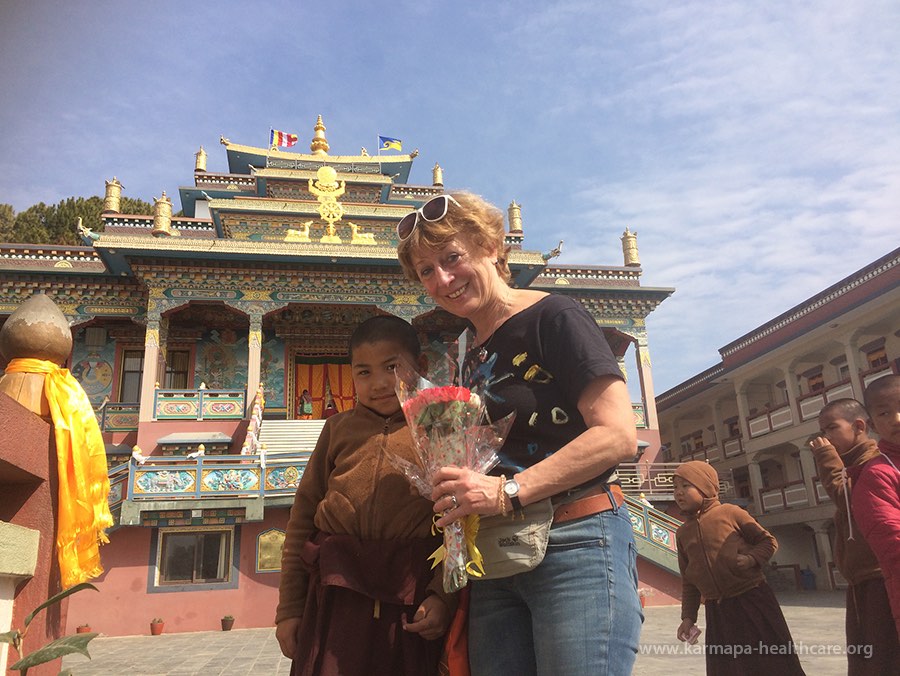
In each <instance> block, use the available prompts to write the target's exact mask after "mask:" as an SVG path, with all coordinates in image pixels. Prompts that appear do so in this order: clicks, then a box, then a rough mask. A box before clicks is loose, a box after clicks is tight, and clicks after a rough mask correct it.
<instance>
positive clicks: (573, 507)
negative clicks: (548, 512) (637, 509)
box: [553, 484, 625, 523]
mask: <svg viewBox="0 0 900 676" xmlns="http://www.w3.org/2000/svg"><path fill="white" fill-rule="evenodd" d="M609 491H610V493H612V495H613V498H615V501H616V507H621V506H622V504H623V503H624V502H625V495H624V494H623V493H622V489H621V488H620V487H619V486H618V485H616V484H611V485H610V486H609ZM612 508H613V503H612V501H611V500H610V499H609V493H607V492H606V491H605V490H604V491H603V492H602V493H598V494H596V495H589V496H587V497H585V498H579V499H578V500H575V501H573V502H568V503H566V504H564V505H560V506H559V507H557V508H556V511H554V512H553V523H565V522H566V521H573V520H574V519H581V518H583V517H586V516H591V515H593V514H599V513H600V512H607V511H609V510H610V509H612Z"/></svg>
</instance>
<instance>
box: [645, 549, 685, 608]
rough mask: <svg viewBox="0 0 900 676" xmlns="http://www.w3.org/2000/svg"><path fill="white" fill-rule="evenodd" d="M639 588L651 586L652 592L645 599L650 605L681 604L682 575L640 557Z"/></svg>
mask: <svg viewBox="0 0 900 676" xmlns="http://www.w3.org/2000/svg"><path fill="white" fill-rule="evenodd" d="M637 568H638V588H639V589H641V588H650V589H652V592H651V593H650V595H649V596H647V598H646V599H645V604H646V605H648V606H671V605H680V604H681V577H680V576H678V575H676V574H675V573H670V572H669V571H667V570H663V569H662V568H660V567H659V566H656V565H654V564H652V563H650V562H649V561H647V560H645V559H642V558H640V557H639V558H638V562H637Z"/></svg>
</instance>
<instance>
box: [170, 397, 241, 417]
mask: <svg viewBox="0 0 900 676" xmlns="http://www.w3.org/2000/svg"><path fill="white" fill-rule="evenodd" d="M245 400H246V393H245V391H244V390H156V391H155V393H154V400H153V412H154V418H155V419H156V420H240V419H241V418H243V417H244V404H245Z"/></svg>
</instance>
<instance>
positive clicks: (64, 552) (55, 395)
mask: <svg viewBox="0 0 900 676" xmlns="http://www.w3.org/2000/svg"><path fill="white" fill-rule="evenodd" d="M6 372H7V373H43V374H45V375H46V376H47V377H46V378H45V380H44V394H45V395H46V396H47V401H48V402H49V404H50V415H51V417H52V418H53V432H54V436H55V439H56V457H57V468H58V472H59V514H58V515H57V528H56V532H57V535H56V551H57V557H58V558H59V570H60V577H61V578H62V586H63V588H64V589H67V588H69V587H71V586H73V585H76V584H78V583H80V582H86V581H87V580H89V579H91V578H94V577H97V576H98V575H100V574H101V573H102V572H103V566H101V564H100V547H99V543H100V542H109V538H108V537H107V536H106V533H105V532H104V531H105V529H106V528H109V527H110V526H112V525H113V519H112V515H111V514H110V513H109V502H108V498H109V474H108V471H107V466H106V450H105V447H104V444H103V437H102V436H101V434H100V426H99V425H98V424H97V418H96V417H95V416H94V409H93V407H92V406H91V402H90V400H89V399H88V396H87V394H86V393H85V391H84V389H83V388H82V387H81V384H80V383H79V382H78V381H77V380H75V378H74V376H72V374H71V373H69V370H68V369H64V368H60V367H59V366H57V365H56V364H54V363H53V362H49V361H44V360H41V359H13V360H12V361H10V362H9V364H8V365H7V367H6Z"/></svg>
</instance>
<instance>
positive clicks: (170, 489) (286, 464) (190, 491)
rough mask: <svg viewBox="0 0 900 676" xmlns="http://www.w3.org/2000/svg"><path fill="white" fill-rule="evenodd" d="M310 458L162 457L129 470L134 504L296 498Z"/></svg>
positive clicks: (301, 455)
mask: <svg viewBox="0 0 900 676" xmlns="http://www.w3.org/2000/svg"><path fill="white" fill-rule="evenodd" d="M308 460H309V454H308V453H299V454H297V455H295V456H292V457H290V458H279V459H277V460H274V461H273V460H270V461H268V462H266V461H264V460H263V458H261V457H260V456H259V455H217V456H210V455H206V456H203V455H201V456H198V457H197V458H194V459H188V458H187V457H186V456H184V457H177V456H166V457H160V461H159V462H153V459H152V457H151V459H149V460H147V461H145V463H144V464H141V465H139V464H137V463H134V462H132V463H131V464H130V465H129V467H128V497H129V498H130V499H131V500H178V499H198V498H210V497H254V498H258V497H265V496H267V495H292V494H293V493H294V492H295V491H296V490H297V485H298V484H299V483H300V478H301V477H302V476H303V471H304V470H305V469H306V463H307V462H308Z"/></svg>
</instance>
